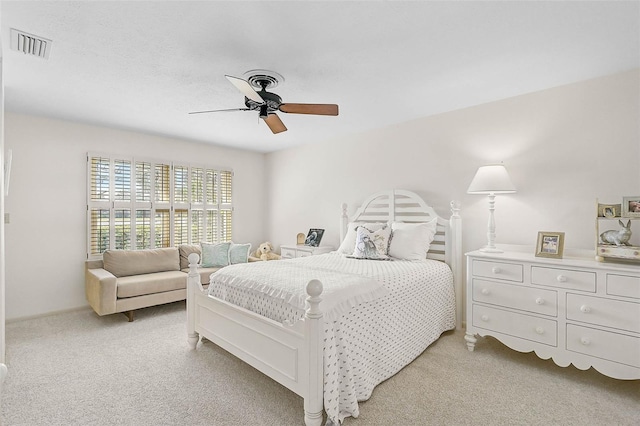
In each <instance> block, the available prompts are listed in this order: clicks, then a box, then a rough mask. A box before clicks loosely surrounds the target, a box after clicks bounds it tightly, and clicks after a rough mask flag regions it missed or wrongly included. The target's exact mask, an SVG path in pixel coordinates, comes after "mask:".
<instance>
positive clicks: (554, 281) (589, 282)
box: [531, 266, 596, 293]
mask: <svg viewBox="0 0 640 426" xmlns="http://www.w3.org/2000/svg"><path fill="white" fill-rule="evenodd" d="M531 283H532V284H537V285H544V286H550V287H559V288H567V289H571V290H582V291H590V292H592V293H594V292H595V291H596V273H595V272H584V271H574V270H571V269H558V268H545V267H542V266H532V267H531Z"/></svg>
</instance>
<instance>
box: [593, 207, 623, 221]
mask: <svg viewBox="0 0 640 426" xmlns="http://www.w3.org/2000/svg"><path fill="white" fill-rule="evenodd" d="M621 212H622V204H598V217H609V218H611V217H620V213H621Z"/></svg>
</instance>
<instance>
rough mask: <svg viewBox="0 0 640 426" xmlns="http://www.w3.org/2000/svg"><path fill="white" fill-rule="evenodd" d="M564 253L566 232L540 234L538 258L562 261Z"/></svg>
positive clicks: (542, 232) (541, 232) (537, 248)
mask: <svg viewBox="0 0 640 426" xmlns="http://www.w3.org/2000/svg"><path fill="white" fill-rule="evenodd" d="M563 252H564V232H544V231H540V232H538V243H537V244H536V256H537V257H551V258H555V259H562V254H563Z"/></svg>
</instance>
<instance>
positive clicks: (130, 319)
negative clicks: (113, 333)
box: [123, 311, 133, 322]
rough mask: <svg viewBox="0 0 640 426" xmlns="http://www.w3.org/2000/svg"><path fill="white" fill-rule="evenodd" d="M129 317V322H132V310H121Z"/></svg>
mask: <svg viewBox="0 0 640 426" xmlns="http://www.w3.org/2000/svg"><path fill="white" fill-rule="evenodd" d="M123 314H125V315H126V316H127V318H129V322H133V311H127V312H123Z"/></svg>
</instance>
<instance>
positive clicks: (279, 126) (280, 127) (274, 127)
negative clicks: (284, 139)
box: [263, 114, 287, 134]
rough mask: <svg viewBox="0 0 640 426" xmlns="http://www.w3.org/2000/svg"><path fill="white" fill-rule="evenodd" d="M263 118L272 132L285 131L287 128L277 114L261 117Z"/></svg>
mask: <svg viewBox="0 0 640 426" xmlns="http://www.w3.org/2000/svg"><path fill="white" fill-rule="evenodd" d="M263 120H264V122H265V123H267V126H269V128H270V129H271V131H272V132H273V134H277V133H280V132H286V131H287V128H286V127H285V126H284V123H283V122H282V120H280V117H278V115H277V114H269V115H268V116H267V118H263Z"/></svg>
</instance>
